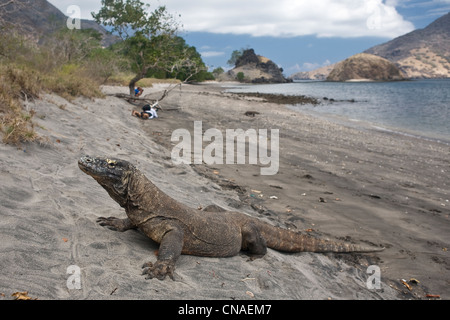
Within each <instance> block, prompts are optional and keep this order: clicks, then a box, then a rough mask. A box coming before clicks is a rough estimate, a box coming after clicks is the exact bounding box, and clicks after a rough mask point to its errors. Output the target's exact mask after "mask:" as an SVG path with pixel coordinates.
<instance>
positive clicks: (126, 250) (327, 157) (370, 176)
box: [0, 84, 450, 300]
mask: <svg viewBox="0 0 450 320" xmlns="http://www.w3.org/2000/svg"><path fill="white" fill-rule="evenodd" d="M166 87H167V85H154V86H153V88H144V90H145V91H144V95H146V94H149V96H150V97H151V96H152V95H154V96H155V97H160V96H161V92H162V91H163V90H164V88H166ZM225 89H226V88H222V87H221V86H220V85H218V84H204V85H183V86H182V87H181V90H178V89H177V90H174V91H172V92H171V93H170V95H169V96H168V97H167V98H166V99H164V100H163V101H162V102H161V105H162V107H163V109H162V110H161V111H159V113H158V115H159V118H158V119H156V120H141V119H138V118H136V117H132V116H131V110H138V109H139V108H138V107H135V106H132V105H130V104H128V103H126V102H125V101H123V100H122V99H119V98H115V97H111V96H107V97H106V98H105V99H95V100H89V99H85V98H78V99H76V100H75V101H73V102H68V101H66V100H64V99H62V98H60V97H58V96H56V95H43V97H42V98H41V99H40V100H36V101H35V102H34V103H33V108H34V110H35V111H36V116H35V118H36V124H37V128H38V130H39V134H41V135H42V136H43V137H46V141H47V142H45V143H42V144H26V145H23V146H21V147H19V148H18V147H13V146H9V145H0V158H1V160H2V161H1V163H2V165H1V167H0V171H1V174H2V184H1V185H0V195H1V196H0V197H1V198H0V212H1V214H2V224H0V253H1V254H2V257H4V258H3V259H2V260H1V261H0V267H1V268H2V270H3V272H2V274H1V275H0V283H1V284H2V287H1V289H0V292H1V293H5V296H3V297H1V296H0V300H1V299H8V297H9V296H10V294H11V293H13V292H18V291H19V292H23V291H29V295H30V297H37V298H39V299H185V298H186V297H189V299H239V300H244V299H245V300H247V299H258V300H259V299H266V300H267V299H289V300H291V299H427V297H426V294H434V295H439V296H440V298H441V299H450V292H449V290H448V288H449V285H450V277H449V273H448V270H450V258H449V253H448V250H447V248H446V246H447V245H448V243H450V238H449V237H450V227H449V214H450V210H449V208H450V203H449V198H450V195H449V192H448V190H449V185H448V181H449V179H448V177H449V173H448V164H449V163H448V160H447V159H448V154H449V152H450V150H449V148H448V146H446V145H442V144H438V143H435V142H425V141H417V139H412V138H408V137H402V136H393V135H388V134H383V133H377V132H364V131H360V130H357V129H355V128H350V127H345V126H342V125H338V124H336V123H333V122H330V121H325V120H323V119H318V118H314V117H312V116H309V115H306V114H300V113H298V112H294V111H292V110H289V109H288V108H287V107H285V106H283V105H278V104H273V103H266V102H262V101H261V99H260V98H258V97H239V96H236V95H234V94H229V93H227V92H224V91H225ZM102 90H103V91H104V92H105V93H119V92H122V91H124V92H126V90H127V88H125V87H108V86H106V87H103V88H102ZM61 106H63V107H61ZM164 107H165V108H166V111H165V110H164ZM250 110H252V111H257V112H258V114H255V115H254V116H247V115H245V113H246V111H250ZM194 121H202V124H203V129H204V130H207V129H209V128H216V129H218V130H220V131H222V132H224V130H226V129H238V128H241V129H243V130H247V129H249V128H254V129H270V130H272V129H279V130H280V150H279V151H280V166H279V170H278V172H277V174H275V175H268V176H262V175H261V174H260V169H261V167H263V165H262V164H261V163H259V164H256V165H253V164H248V163H247V164H242V165H237V164H236V165H220V164H213V165H206V164H199V165H175V164H173V163H172V161H171V154H170V152H171V150H172V148H173V147H174V145H175V143H174V142H172V141H171V135H172V133H173V132H174V130H176V129H187V130H188V131H191V132H192V130H193V125H194ZM205 145H206V143H205V144H204V146H205ZM86 154H90V155H105V156H112V157H118V158H123V159H126V160H129V161H131V162H132V163H134V164H135V165H136V166H137V167H138V168H139V169H140V170H141V171H142V172H144V173H145V174H146V176H147V177H148V178H149V179H150V180H152V182H154V183H155V184H156V185H157V186H158V187H159V188H160V189H161V190H162V191H163V192H165V193H167V194H168V195H170V196H171V197H172V198H174V199H177V200H178V201H180V202H183V203H184V204H186V205H188V206H190V207H193V208H204V207H206V206H208V205H217V206H220V207H222V208H225V209H227V210H237V211H241V212H244V213H247V214H249V215H252V216H254V217H257V218H259V219H263V220H266V221H268V222H269V223H271V224H274V225H277V226H282V227H284V228H289V229H292V230H296V231H298V232H301V233H308V234H311V235H314V236H317V237H322V238H330V239H333V240H341V241H346V242H351V243H356V244H368V245H371V246H380V247H381V246H382V247H385V248H386V249H385V250H384V251H383V252H380V253H376V254H350V255H347V254H317V253H298V254H285V253H280V252H277V251H275V250H271V249H269V250H268V253H267V254H266V255H265V256H264V257H263V258H261V259H256V260H254V261H248V257H247V256H246V255H245V254H240V255H238V256H236V257H232V258H205V257H194V256H182V257H181V258H180V260H179V262H178V263H177V268H176V270H175V280H176V281H171V280H170V281H169V280H166V281H159V280H156V279H153V280H145V279H144V278H143V277H142V276H141V274H140V273H141V270H140V266H141V265H142V264H143V263H144V262H147V261H149V260H150V261H154V259H155V253H154V252H155V250H157V249H158V246H157V245H156V244H154V243H152V242H151V241H149V239H148V238H146V237H145V236H143V235H142V234H140V233H139V232H137V231H127V232H124V233H118V232H114V231H111V230H108V229H106V228H103V227H100V226H98V225H97V224H96V222H95V221H96V219H97V217H99V216H116V217H123V216H124V212H123V209H122V208H120V207H119V206H118V205H117V204H116V203H115V202H114V201H113V200H112V199H111V198H110V197H109V195H108V194H107V193H106V192H105V190H103V189H102V188H101V187H100V186H99V185H98V184H97V183H96V182H95V181H92V179H90V178H89V177H86V175H84V174H83V173H82V172H80V170H79V168H78V166H77V159H78V157H79V156H82V155H86ZM73 265H75V266H79V267H80V269H81V290H70V289H68V288H67V287H66V280H67V277H68V275H67V268H68V267H69V266H73ZM373 265H375V266H378V267H379V268H380V272H381V289H378V290H373V289H372V290H370V289H369V288H368V287H367V284H366V281H367V278H368V276H369V274H368V273H367V270H368V267H369V266H373ZM411 278H415V279H417V280H419V281H420V283H417V284H415V283H410V279H411ZM243 279H244V280H243ZM401 279H405V280H406V281H407V282H408V283H410V286H411V291H410V290H409V289H408V288H407V287H406V286H405V285H404V284H403V283H402V281H401ZM247 292H250V293H251V294H249V293H247Z"/></svg>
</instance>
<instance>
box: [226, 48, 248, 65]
mask: <svg viewBox="0 0 450 320" xmlns="http://www.w3.org/2000/svg"><path fill="white" fill-rule="evenodd" d="M243 53H244V49H241V50H234V51H233V52H232V53H231V58H230V59H229V60H228V61H227V64H228V65H229V66H231V67H234V66H235V65H236V61H238V59H239V58H240V57H242V54H243Z"/></svg>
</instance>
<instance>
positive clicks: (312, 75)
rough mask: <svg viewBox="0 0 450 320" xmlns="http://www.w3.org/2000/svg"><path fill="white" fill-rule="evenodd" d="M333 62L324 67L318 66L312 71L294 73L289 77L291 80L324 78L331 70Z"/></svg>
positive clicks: (320, 79) (319, 79)
mask: <svg viewBox="0 0 450 320" xmlns="http://www.w3.org/2000/svg"><path fill="white" fill-rule="evenodd" d="M334 66H335V64H330V65H328V66H325V67H320V68H318V69H314V70H312V71H302V72H297V73H294V74H293V75H291V76H290V77H289V79H292V80H318V81H322V80H326V79H327V77H328V75H329V74H330V72H331V70H333V68H334Z"/></svg>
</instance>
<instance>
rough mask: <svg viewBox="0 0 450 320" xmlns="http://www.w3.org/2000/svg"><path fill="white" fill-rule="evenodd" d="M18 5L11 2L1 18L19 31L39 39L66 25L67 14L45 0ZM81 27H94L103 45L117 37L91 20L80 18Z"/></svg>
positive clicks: (21, 0) (114, 40)
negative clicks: (101, 37) (101, 38)
mask: <svg viewBox="0 0 450 320" xmlns="http://www.w3.org/2000/svg"><path fill="white" fill-rule="evenodd" d="M18 2H19V5H14V4H11V5H9V6H8V9H7V10H6V11H7V12H8V14H5V15H4V16H3V17H2V18H3V19H4V20H5V22H6V23H9V24H12V25H13V26H15V27H16V28H19V29H20V31H21V33H22V34H24V35H27V36H29V37H30V38H32V39H34V40H36V41H39V40H40V39H42V38H43V37H44V36H46V35H49V34H51V33H53V32H55V31H57V30H58V29H61V28H62V27H64V26H66V25H67V16H66V15H65V14H64V13H62V12H61V11H60V10H58V9H57V8H56V7H55V6H53V5H52V4H51V3H49V2H48V1H46V0H32V1H28V0H18ZM81 28H82V29H94V30H96V31H98V32H100V33H101V34H102V35H103V41H102V45H103V46H109V45H111V44H113V43H115V42H117V41H119V38H118V37H116V36H114V35H111V34H110V33H108V32H107V31H106V29H105V28H103V27H102V26H100V25H99V24H97V23H96V22H95V21H91V20H85V19H82V20H81Z"/></svg>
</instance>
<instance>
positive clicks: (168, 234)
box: [141, 221, 184, 280]
mask: <svg viewBox="0 0 450 320" xmlns="http://www.w3.org/2000/svg"><path fill="white" fill-rule="evenodd" d="M141 229H143V231H144V233H146V234H147V235H149V236H150V237H151V238H152V239H153V240H155V241H157V242H159V243H160V244H159V250H158V259H157V260H156V262H155V263H152V262H147V263H145V264H144V265H143V266H142V268H144V270H143V272H142V274H146V275H147V279H152V278H157V279H159V280H164V279H165V278H166V276H169V277H170V278H171V279H172V280H174V277H173V272H174V270H175V263H176V262H177V260H178V258H179V257H180V255H181V251H182V250H183V243H184V231H183V229H182V228H181V227H180V226H178V224H177V223H171V222H163V223H158V224H155V222H154V221H153V222H151V223H150V224H149V226H145V225H144V226H143V227H142V228H141Z"/></svg>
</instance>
